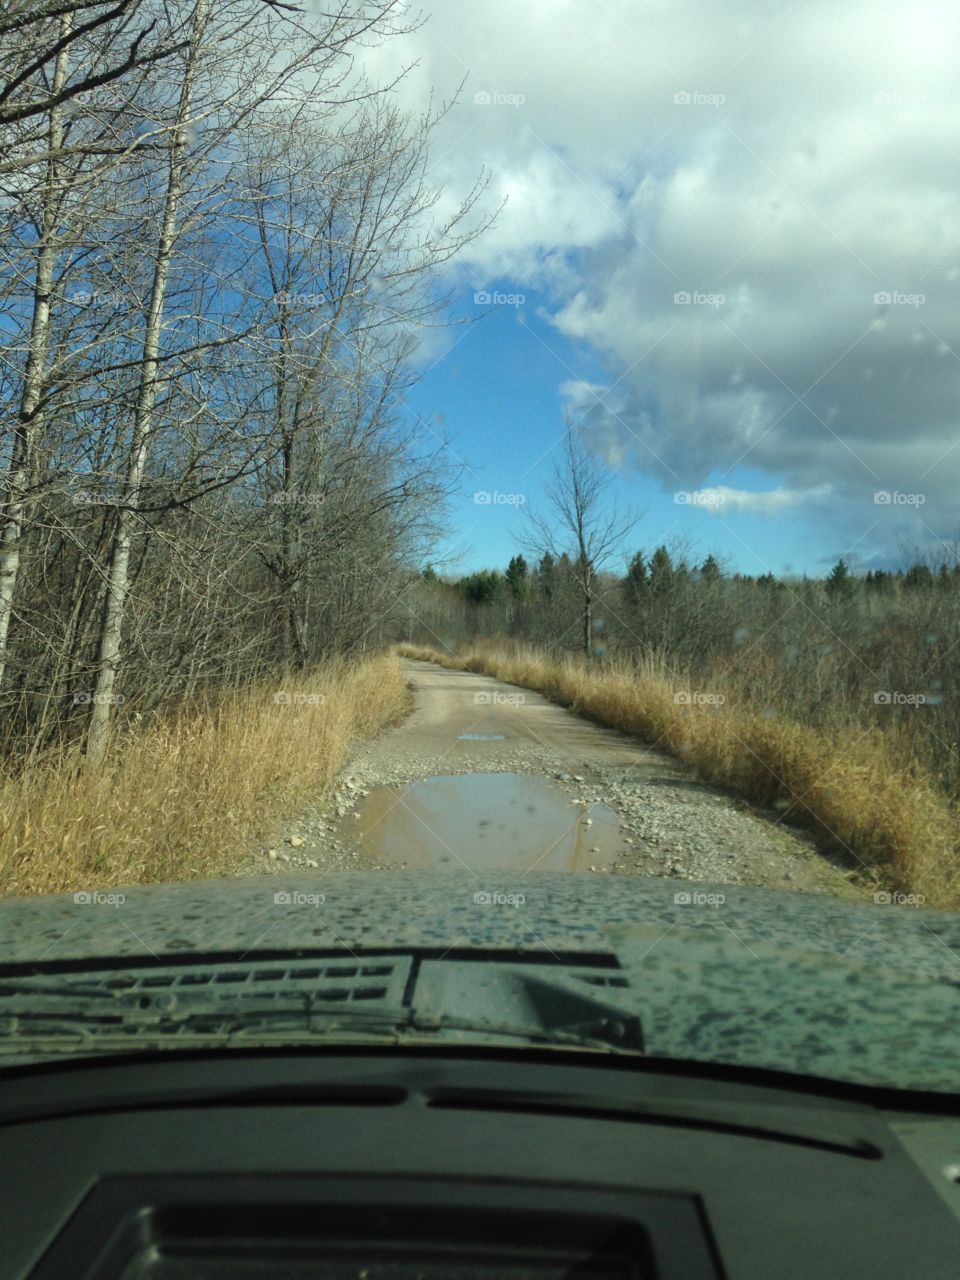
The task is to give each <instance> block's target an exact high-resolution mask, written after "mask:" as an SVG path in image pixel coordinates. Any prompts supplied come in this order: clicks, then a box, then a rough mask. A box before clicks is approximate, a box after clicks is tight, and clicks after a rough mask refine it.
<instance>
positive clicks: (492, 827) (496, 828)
mask: <svg viewBox="0 0 960 1280" xmlns="http://www.w3.org/2000/svg"><path fill="white" fill-rule="evenodd" d="M404 668H405V671H406V673H407V676H408V679H409V681H410V684H411V688H412V690H413V695H414V703H415V709H414V711H413V713H412V714H411V715H410V716H409V718H408V719H407V720H405V721H404V723H403V724H401V725H399V726H398V727H396V728H393V729H390V730H387V731H386V732H384V733H382V734H380V735H379V736H378V737H377V738H376V739H374V740H372V741H370V742H368V743H366V744H364V746H363V747H362V748H361V749H360V750H359V751H358V752H357V754H356V756H355V757H354V759H353V760H352V762H351V764H350V767H349V768H348V769H347V770H346V771H345V773H344V775H343V778H342V780H341V786H340V788H339V790H338V792H337V794H336V796H335V797H334V798H333V800H332V801H331V802H328V803H327V804H325V805H323V806H320V807H317V808H316V809H314V810H312V811H310V812H307V813H304V814H301V815H299V817H298V818H297V820H296V821H294V822H291V823H290V824H288V826H287V827H286V828H285V830H284V831H282V832H280V833H278V835H277V839H276V841H275V842H274V845H273V847H272V848H271V849H263V850H261V851H259V853H258V855H257V862H258V865H259V869H262V870H271V869H277V870H281V869H290V868H292V867H297V866H309V867H320V868H328V869H331V870H333V869H338V870H339V869H345V868H349V869H354V870H361V869H365V868H367V869H370V870H377V869H384V868H398V867H407V868H411V869H413V868H418V867H423V868H441V869H443V868H447V869H460V868H463V867H466V868H470V869H473V870H489V869H491V868H503V869H511V870H517V869H519V870H524V871H527V870H529V871H535V870H541V869H542V870H554V871H555V870H568V871H574V872H595V873H598V874H603V873H616V874H628V875H655V876H669V877H673V878H676V879H679V880H691V881H698V882H699V881H708V882H713V883H717V882H721V883H729V884H760V885H769V886H773V887H782V888H790V889H799V890H805V891H810V892H825V893H833V894H838V895H842V896H844V897H850V896H862V894H863V893H864V892H865V890H864V889H862V888H861V889H857V888H855V887H854V885H853V884H852V882H851V876H850V874H849V873H848V872H846V871H844V870H842V869H841V868H839V867H837V866H835V865H834V864H832V863H831V862H829V861H828V860H827V859H826V858H825V857H823V856H822V855H821V854H819V853H817V851H816V850H815V849H814V847H813V845H812V843H811V842H810V841H809V840H808V839H807V838H805V837H804V836H803V835H802V834H801V833H799V832H797V831H794V830H791V829H787V828H784V827H783V826H781V825H778V824H777V823H776V822H775V821H773V815H764V814H760V813H758V812H756V811H755V810H753V809H751V808H750V807H749V806H748V805H746V804H745V803H743V802H742V801H740V800H738V799H737V798H736V797H735V796H733V795H731V794H730V793H728V792H725V791H723V790H722V789H719V788H717V787H713V786H710V785H706V784H703V783H701V782H699V781H698V780H697V779H696V777H695V776H694V775H693V773H692V772H691V771H690V770H688V769H687V768H686V767H685V766H684V765H683V764H682V763H681V762H678V761H676V760H674V759H671V758H670V757H669V756H666V755H664V754H663V753H661V752H660V751H658V750H656V749H654V748H651V747H648V746H645V745H643V744H642V743H639V742H637V740H635V739H633V738H629V737H626V736H624V735H622V734H619V733H616V732H614V731H612V730H609V729H604V728H601V727H599V726H596V725H593V724H590V723H588V722H587V721H585V720H581V719H579V718H578V717H577V716H575V715H573V714H571V713H570V712H568V711H565V710H563V709H562V708H560V707H557V706H554V705H553V704H551V703H549V702H548V701H547V700H546V699H545V698H543V697H541V696H540V695H539V694H536V693H532V692H531V691H530V690H527V689H519V688H516V687H515V686H513V685H507V684H503V683H501V682H500V681H497V680H493V679H490V678H489V677H486V676H478V675H474V674H472V673H470V672H462V671H448V670H446V669H444V668H441V667H436V666H433V665H432V664H430V663H423V662H412V661H405V662H404Z"/></svg>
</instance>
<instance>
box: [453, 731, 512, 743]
mask: <svg viewBox="0 0 960 1280" xmlns="http://www.w3.org/2000/svg"><path fill="white" fill-rule="evenodd" d="M503 740H504V738H503V734H502V733H461V735H460V737H459V738H458V739H457V741H458V742H503Z"/></svg>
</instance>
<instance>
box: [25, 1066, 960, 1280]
mask: <svg viewBox="0 0 960 1280" xmlns="http://www.w3.org/2000/svg"><path fill="white" fill-rule="evenodd" d="M944 1105H945V1106H946V1105H947V1103H944ZM956 1165H960V1120H958V1119H956V1118H955V1116H953V1115H937V1114H935V1113H934V1112H932V1111H931V1110H930V1109H929V1108H925V1109H922V1110H918V1111H916V1112H908V1111H903V1110H900V1109H897V1108H893V1107H884V1108H880V1107H878V1106H877V1105H871V1104H869V1103H866V1102H863V1101H854V1100H851V1099H850V1098H848V1097H846V1098H842V1097H837V1096H830V1095H827V1094H825V1093H823V1092H817V1091H813V1092H810V1091H803V1090H799V1091H794V1090H791V1089H788V1088H785V1087H775V1086H771V1085H769V1084H763V1083H756V1082H751V1083H746V1082H742V1081H734V1080H731V1079H722V1078H710V1076H709V1075H706V1076H705V1075H702V1074H695V1073H694V1074H684V1073H680V1074H677V1073H676V1072H673V1071H671V1070H669V1069H668V1068H666V1067H664V1069H663V1070H660V1069H658V1067H657V1064H655V1063H651V1062H647V1063H644V1064H643V1067H642V1069H638V1067H637V1065H636V1063H635V1062H625V1061H624V1060H623V1059H610V1060H607V1059H604V1058H601V1057H596V1056H590V1055H579V1054H570V1055H566V1054H562V1053H560V1054H558V1053H556V1052H553V1053H542V1052H534V1053H530V1054H522V1055H521V1054H511V1053H509V1052H505V1053H499V1052H491V1053H479V1054H478V1053H473V1054H466V1053H461V1052H451V1051H447V1050H444V1051H436V1052H434V1051H422V1052H421V1051H418V1050H410V1051H407V1050H404V1051H390V1050H382V1049H376V1050H371V1051H366V1050H362V1051H353V1050H352V1049H351V1050H350V1051H346V1050H336V1051H334V1050H330V1051H324V1052H319V1053H318V1052H302V1053H300V1052H283V1053H274V1052H269V1053H268V1052H255V1051H254V1052H243V1053H240V1052H231V1053H229V1054H228V1055H223V1054H220V1055H214V1054H209V1055H203V1054H185V1055H182V1054H174V1053H167V1054H161V1055H155V1056H153V1057H143V1058H133V1057H130V1058H126V1059H124V1058H113V1059H111V1060H110V1061H101V1062H96V1061H88V1062H87V1063H85V1064H76V1063H72V1064H67V1063H56V1064H52V1065H50V1066H46V1065H37V1066H32V1067H29V1068H20V1069H18V1070H17V1071H15V1072H8V1073H7V1074H6V1075H5V1076H4V1078H3V1080H2V1083H0V1167H2V1169H3V1170H4V1182H5V1190H4V1194H3V1196H2V1197H0V1240H2V1249H0V1280H13V1278H14V1277H17V1278H18V1280H19V1278H21V1277H31V1278H33V1280H54V1277H56V1280H68V1278H70V1280H72V1278H73V1277H84V1278H85V1280H121V1278H122V1280H134V1278H136V1280H198V1278H199V1277H203V1278H204V1280H221V1278H223V1280H226V1278H227V1277H230V1278H231V1280H237V1278H240V1280H280V1277H285V1278H286V1280H300V1278H301V1277H303V1278H304V1280H305V1278H306V1277H308V1276H309V1277H311V1278H312V1280H316V1278H318V1277H323V1278H324V1280H347V1278H348V1277H349V1278H350V1280H414V1277H416V1278H417V1280H451V1278H454V1280H480V1278H481V1277H483V1280H493V1278H497V1280H527V1278H532V1277H537V1280H560V1278H561V1277H571V1278H572V1277H576V1280H621V1278H623V1280H627V1277H630V1278H631V1280H647V1278H648V1277H661V1278H668V1277H669V1278H670V1280H681V1277H682V1278H683V1280H700V1278H701V1277H702V1278H703V1280H707V1278H708V1277H709V1278H713V1277H731V1278H733V1277H736V1278H738V1280H770V1278H771V1277H776V1280H801V1278H804V1280H808V1278H809V1280H812V1278H813V1277H816V1278H817V1280H833V1277H837V1280H854V1278H856V1277H861V1276H862V1277H864V1280H866V1278H867V1277H869V1278H870V1280H884V1278H886V1277H890V1278H891V1280H892V1278H893V1277H896V1278H897V1280H903V1278H905V1277H909V1278H910V1280H925V1278H926V1277H930V1278H931V1280H932V1278H933V1277H937V1280H943V1277H945V1276H953V1275H957V1274H960V1183H958V1182H957V1181H955V1180H954V1178H953V1176H952V1173H953V1172H955V1170H954V1166H956Z"/></svg>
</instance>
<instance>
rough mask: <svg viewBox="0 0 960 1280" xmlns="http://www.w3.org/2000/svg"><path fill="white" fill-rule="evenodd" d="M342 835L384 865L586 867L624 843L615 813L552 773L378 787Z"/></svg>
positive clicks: (608, 858)
mask: <svg viewBox="0 0 960 1280" xmlns="http://www.w3.org/2000/svg"><path fill="white" fill-rule="evenodd" d="M339 834H340V836H341V838H342V839H344V840H346V841H349V842H350V843H351V844H353V845H354V846H355V847H356V848H358V849H359V850H360V852H361V853H362V854H367V855H369V856H370V857H371V858H372V859H375V860H376V861H377V862H379V863H392V864H393V865H395V866H399V867H402V866H406V867H409V868H423V869H426V870H448V871H453V870H461V869H463V868H464V867H467V868H469V869H471V870H476V871H483V870H491V869H494V868H499V869H501V870H513V871H533V870H537V871H588V870H589V869H590V867H591V866H593V867H596V868H598V869H599V868H600V867H605V866H609V865H610V864H611V863H612V862H613V861H614V860H615V858H616V855H617V853H618V852H619V848H620V837H619V823H618V820H617V815H616V814H615V813H614V811H613V810H612V809H610V808H608V807H607V806H606V805H602V804H596V805H575V804H572V803H571V801H570V800H569V798H568V797H567V795H566V794H565V793H564V791H563V790H562V788H561V787H559V786H558V785H557V784H556V783H553V782H551V781H550V780H549V779H547V778H537V777H531V776H529V775H527V774H520V773H468V774H462V775H450V776H440V777H434V778H425V779H424V780H423V781H422V782H417V783H414V784H412V785H411V786H408V787H381V788H379V789H378V790H376V791H372V792H371V793H370V795H369V796H367V797H366V798H365V799H364V800H363V801H362V802H361V804H360V805H359V806H358V807H357V809H356V810H355V813H354V815H352V816H351V817H349V818H347V819H345V820H344V822H343V823H342V824H341V827H340V832H339Z"/></svg>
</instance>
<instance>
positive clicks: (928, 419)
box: [377, 0, 960, 539]
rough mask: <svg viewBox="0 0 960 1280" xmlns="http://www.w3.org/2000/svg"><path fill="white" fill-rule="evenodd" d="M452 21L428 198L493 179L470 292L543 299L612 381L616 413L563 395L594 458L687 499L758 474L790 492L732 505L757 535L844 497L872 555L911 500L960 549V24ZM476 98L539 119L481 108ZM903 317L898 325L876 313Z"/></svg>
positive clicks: (439, 64) (439, 0) (443, 45)
mask: <svg viewBox="0 0 960 1280" xmlns="http://www.w3.org/2000/svg"><path fill="white" fill-rule="evenodd" d="M432 8H433V11H432V16H431V17H430V19H429V21H428V22H427V24H426V25H425V26H424V27H423V28H422V29H421V31H420V32H419V33H418V34H417V36H416V37H415V38H414V39H413V42H412V44H411V45H410V46H409V48H408V50H407V54H408V58H409V54H411V53H413V52H414V51H415V52H416V53H417V54H419V55H420V56H421V57H422V65H421V67H420V68H419V69H418V70H417V71H416V72H415V74H414V75H413V76H412V77H411V80H410V82H409V83H408V85H407V86H405V88H404V89H403V91H402V92H403V94H404V95H407V97H408V98H409V99H410V100H413V99H415V98H416V96H417V94H418V93H420V94H422V93H423V92H424V91H425V88H426V86H427V85H428V84H436V85H437V86H438V90H439V92H440V93H441V94H443V93H444V92H450V91H451V90H452V88H453V87H454V86H455V84H456V83H457V82H458V81H459V80H460V79H461V77H463V76H466V77H467V82H466V85H465V91H464V95H463V101H462V102H461V104H460V105H459V106H457V107H456V108H455V109H454V110H453V111H451V113H450V115H449V116H448V118H447V119H446V121H445V122H444V125H443V128H442V131H441V136H440V137H439V138H438V139H437V146H436V147H435V154H436V155H437V157H438V159H437V161H436V164H435V167H434V172H433V175H432V176H434V177H435V178H436V179H437V180H438V181H440V182H442V183H443V184H444V185H445V186H448V187H449V189H450V193H451V194H450V196H449V197H445V198H448V199H450V200H453V199H454V198H455V195H456V193H458V192H460V191H462V190H463V189H464V188H465V187H466V186H469V183H470V181H471V180H472V178H473V177H474V175H475V173H476V171H477V169H478V167H479V166H480V165H481V164H486V165H487V166H489V168H490V170H491V172H492V175H493V183H492V186H491V192H490V199H491V204H493V203H496V201H497V200H498V199H499V198H500V197H501V196H502V195H507V196H508V197H509V202H508V205H507V209H506V211H505V213H504V215H503V216H502V218H501V220H500V222H499V224H498V226H497V227H496V228H495V230H494V231H492V232H491V233H490V234H489V235H488V236H486V237H485V238H484V239H483V240H482V241H481V242H480V243H479V244H478V245H477V246H476V247H475V249H474V250H472V251H471V254H470V257H469V260H468V262H467V263H466V264H465V267H466V269H467V270H468V272H469V274H470V276H471V278H473V279H474V281H475V283H476V284H480V283H486V282H487V281H489V280H491V279H493V278H495V277H502V278H505V279H506V280H508V281H510V282H511V283H513V282H517V283H518V287H519V282H520V281H523V282H528V283H529V284H530V286H531V287H533V288H539V289H541V290H543V291H545V293H546V296H547V299H548V303H549V306H550V308H551V309H550V312H549V314H550V316H551V319H552V322H553V323H554V325H555V327H556V330H557V333H558V335H560V336H563V337H568V338H574V339H577V340H579V341H581V342H584V343H587V344H589V345H590V346H591V347H592V348H593V350H594V351H595V352H596V353H597V355H598V356H599V357H600V358H601V359H602V361H603V363H604V365H605V366H606V368H607V369H608V370H609V378H608V380H607V385H608V386H609V387H612V390H611V391H605V390H604V388H603V387H602V386H599V385H596V386H587V385H585V384H578V383H575V382H571V383H569V384H568V385H566V386H565V387H564V388H563V394H564V395H565V396H566V397H567V401H568V404H569V405H570V406H571V408H572V410H574V411H575V412H577V413H578V414H580V415H581V416H582V418H583V424H584V427H585V429H587V430H588V431H589V432H590V433H591V436H592V439H593V440H594V442H595V446H596V447H597V448H599V449H601V450H602V451H603V452H604V453H605V454H606V456H607V457H608V458H609V459H610V460H611V461H612V462H615V463H616V464H617V465H620V466H624V467H635V468H639V469H642V470H643V471H645V472H649V473H652V474H653V475H655V476H657V477H659V479H660V480H661V482H662V483H663V485H664V487H665V488H666V489H667V490H673V489H676V488H678V487H681V486H689V487H690V488H691V490H695V489H696V486H698V485H702V484H703V483H704V482H705V480H706V478H707V476H708V475H709V476H713V477H716V476H717V475H718V474H719V475H720V477H721V487H722V477H723V475H724V474H725V473H732V472H733V470H734V469H735V468H736V467H737V466H738V465H747V466H749V467H750V468H751V469H752V470H754V471H759V472H761V473H762V472H766V473H767V474H769V475H771V476H776V477H777V479H778V482H779V483H780V484H781V486H782V487H780V488H777V489H774V490H772V491H770V492H769V493H767V494H743V493H742V491H739V490H735V489H732V488H731V489H729V491H728V493H729V495H730V496H729V502H730V504H731V506H732V507H734V508H735V509H737V510H748V509H750V510H758V509H761V508H763V505H764V504H766V508H765V509H767V510H770V511H773V510H777V509H783V508H784V506H796V505H798V504H805V503H809V502H811V501H815V500H817V496H818V495H822V493H823V491H824V486H829V487H830V490H831V492H832V494H833V495H834V497H835V499H836V500H835V501H834V502H832V503H831V504H829V506H828V508H827V511H826V518H829V519H832V520H834V521H836V522H837V524H838V526H840V525H843V526H844V529H845V530H846V531H847V532H850V533H851V534H852V535H853V536H856V535H857V534H858V533H859V532H861V531H863V530H865V529H867V528H868V526H874V525H875V524H877V522H878V521H879V524H877V528H876V529H875V531H874V533H873V534H872V535H871V536H872V537H873V538H877V537H879V538H881V539H882V538H883V537H885V536H887V535H886V534H885V533H884V530H885V528H886V526H885V525H884V523H883V522H884V520H885V519H886V518H887V513H883V512H878V511H877V510H876V507H875V506H874V504H873V502H872V495H873V493H874V492H875V491H876V490H877V489H878V488H889V489H892V488H898V489H901V490H910V491H919V492H922V493H924V495H925V499H926V500H925V504H924V507H923V519H924V521H925V522H926V524H927V525H928V526H929V528H930V529H932V530H933V531H934V532H936V533H939V534H941V535H944V536H946V535H948V534H953V533H954V532H955V520H954V506H955V495H956V492H957V488H958V482H960V445H958V444H957V442H958V439H960V198H958V197H960V192H958V178H957V169H956V155H957V148H958V146H960V98H958V93H957V85H958V84H960V75H958V73H960V53H958V49H960V45H958V41H957V38H956V37H957V34H958V27H960V18H958V15H957V14H956V13H955V12H954V10H953V9H952V8H951V7H950V6H948V5H945V4H942V3H941V4H935V3H928V4H924V3H921V4H919V5H915V4H910V5H907V4H905V3H903V0H870V3H867V0H840V2H839V3H828V0H809V2H808V3H805V4H803V5H791V4H789V3H786V0H784V2H782V3H778V2H777V0H773V2H772V3H770V4H767V5H759V4H757V3H756V2H755V0H753V2H751V3H747V2H746V0H733V3H731V4H729V5H723V6H715V7H704V6H702V5H700V4H699V3H695V2H694V0H674V2H671V3H669V4H668V3H666V0H663V2H657V3H651V2H647V3H643V2H642V0H609V3H606V4H604V5H603V6H591V7H589V8H587V7H586V6H583V5H582V4H577V3H573V0H550V2H549V3H548V2H547V0H537V2H535V3H530V4H525V5H523V6H517V5H514V4H512V3H510V4H508V3H507V0H488V2H487V3H485V4H483V5H476V6H464V5H462V4H461V3H460V2H459V0H436V3H434V5H433V7H432ZM399 56H400V50H399V49H396V50H394V51H393V52H392V53H391V54H390V55H389V57H393V58H399ZM377 57H378V58H380V59H381V64H380V65H379V67H378V70H379V71H381V72H383V71H384V70H385V68H386V66H387V62H385V61H384V59H385V58H386V57H387V55H383V54H379V55H377ZM477 89H482V90H490V91H494V90H495V91H499V92H501V93H503V94H513V95H522V96H523V98H524V102H523V103H522V105H519V106H508V105H495V104H486V105H475V104H474V103H473V93H474V92H475V91H476V90H477ZM677 94H687V95H689V98H690V100H689V101H686V102H683V101H680V102H678V101H675V95H677ZM711 98H712V99H713V100H714V101H711ZM678 293H689V294H691V295H694V296H696V295H700V296H702V297H704V298H706V299H712V301H691V302H688V303H684V302H680V303H677V302H676V301H675V295H676V294H678ZM884 293H888V294H891V295H893V297H894V299H897V297H898V296H899V298H900V299H901V300H894V301H893V302H891V303H890V304H883V303H879V304H878V303H877V302H875V296H876V295H878V294H884ZM910 298H913V299H914V300H913V301H910V300H909V299H910ZM917 298H921V299H922V300H921V301H917ZM955 446H956V447H955ZM737 495H739V496H737ZM778 504H779V505H778ZM892 536H893V533H892V530H891V531H890V532H889V537H892Z"/></svg>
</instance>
